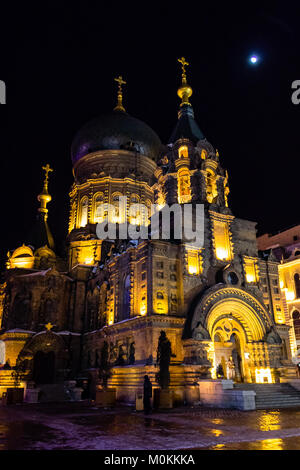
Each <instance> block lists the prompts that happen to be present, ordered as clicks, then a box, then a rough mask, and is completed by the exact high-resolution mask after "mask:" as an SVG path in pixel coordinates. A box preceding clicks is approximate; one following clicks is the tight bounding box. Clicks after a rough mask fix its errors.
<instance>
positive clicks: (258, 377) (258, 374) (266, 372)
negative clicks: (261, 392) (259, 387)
mask: <svg viewBox="0 0 300 470" xmlns="http://www.w3.org/2000/svg"><path fill="white" fill-rule="evenodd" d="M255 381H256V383H259V384H263V383H269V384H271V383H272V375H271V369H269V368H266V369H255Z"/></svg>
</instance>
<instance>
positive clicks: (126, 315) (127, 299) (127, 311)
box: [122, 274, 130, 320]
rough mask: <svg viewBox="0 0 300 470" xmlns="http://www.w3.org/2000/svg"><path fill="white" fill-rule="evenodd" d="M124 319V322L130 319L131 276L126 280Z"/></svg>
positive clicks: (124, 287)
mask: <svg viewBox="0 0 300 470" xmlns="http://www.w3.org/2000/svg"><path fill="white" fill-rule="evenodd" d="M122 317H123V318H122V319H123V320H125V319H126V318H129V317H130V274H127V276H125V279H124V286H123V315H122Z"/></svg>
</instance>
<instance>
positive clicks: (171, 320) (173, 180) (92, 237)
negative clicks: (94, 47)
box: [0, 59, 295, 402]
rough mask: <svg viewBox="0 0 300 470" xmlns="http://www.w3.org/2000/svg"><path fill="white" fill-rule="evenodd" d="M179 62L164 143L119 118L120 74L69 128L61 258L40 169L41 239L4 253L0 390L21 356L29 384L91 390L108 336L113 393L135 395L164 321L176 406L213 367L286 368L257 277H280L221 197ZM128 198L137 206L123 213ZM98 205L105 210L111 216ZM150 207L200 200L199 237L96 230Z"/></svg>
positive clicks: (232, 371) (239, 373) (249, 371)
mask: <svg viewBox="0 0 300 470" xmlns="http://www.w3.org/2000/svg"><path fill="white" fill-rule="evenodd" d="M180 62H181V64H182V83H181V86H180V87H179V89H178V96H179V97H180V99H181V104H180V107H179V112H178V121H177V124H176V126H175V129H174V131H173V133H172V136H171V138H170V140H169V142H168V145H167V146H164V145H162V144H161V142H160V139H159V137H158V136H157V135H156V133H155V132H154V131H153V130H152V129H150V128H149V127H148V126H147V125H146V124H145V123H143V122H141V121H140V120H138V119H135V118H133V117H131V116H130V115H128V114H127V113H126V111H125V109H124V106H123V102H122V98H123V97H122V85H124V84H125V83H124V81H123V79H122V78H121V77H119V78H118V79H117V82H118V85H119V89H118V102H117V106H116V107H115V109H114V110H113V112H111V113H109V114H107V115H105V116H102V117H100V118H98V119H96V120H94V121H91V122H89V123H88V124H87V125H86V126H84V127H83V128H82V129H81V130H80V131H79V133H78V134H77V135H76V136H75V139H74V141H73V144H72V164H73V174H74V184H73V186H72V188H71V190H70V194H69V195H70V214H69V219H68V236H67V244H68V258H67V259H66V260H63V259H60V258H59V256H57V254H56V250H55V246H54V242H53V238H52V235H51V232H50V230H49V227H48V224H47V213H48V209H47V204H48V203H49V202H50V201H51V196H50V195H49V193H48V173H49V172H50V171H51V169H50V167H49V166H48V165H47V166H46V167H44V170H45V172H46V179H45V183H44V188H43V191H42V193H41V195H39V197H38V200H39V201H40V204H41V205H40V208H39V214H38V224H39V233H40V238H39V239H36V238H35V240H37V241H33V239H32V240H29V242H28V243H26V244H24V245H22V246H21V247H19V248H17V249H16V250H15V251H14V252H12V253H9V254H8V261H7V270H6V273H5V283H3V284H2V285H1V290H0V318H1V317H2V330H1V336H0V347H1V349H0V359H1V361H2V369H0V390H1V387H2V390H4V389H5V387H7V386H8V384H9V380H10V379H9V377H10V374H11V371H12V370H13V368H14V367H15V366H16V364H17V366H18V365H20V364H23V365H24V369H26V373H27V378H28V380H29V379H30V380H34V381H35V382H36V383H37V384H45V383H47V380H48V381H49V383H50V382H57V383H62V382H63V381H64V380H67V379H76V378H78V377H86V378H87V380H89V383H90V396H93V394H94V392H95V387H96V382H97V377H98V368H99V361H100V355H101V348H102V346H103V343H104V341H106V342H107V343H108V345H109V360H110V363H111V365H112V366H113V369H112V371H113V374H112V376H111V378H110V385H112V386H114V387H116V389H117V398H118V399H119V400H131V401H132V400H134V397H135V392H136V390H137V389H138V388H139V387H141V384H142V382H143V377H144V374H145V373H147V374H148V375H149V376H150V378H151V380H152V381H153V383H155V373H156V372H157V368H156V366H155V362H156V350H157V344H158V338H159V335H160V332H161V330H164V331H165V332H166V334H167V337H168V338H169V340H170V341H171V344H172V353H173V356H172V362H171V369H170V373H171V388H172V389H173V390H174V393H175V401H176V400H177V401H178V402H180V401H183V400H184V399H185V397H186V393H187V390H190V393H192V394H193V393H194V392H193V390H194V389H195V385H194V384H195V382H196V381H197V380H199V379H201V377H211V376H212V377H213V378H215V377H216V375H217V370H218V368H219V366H220V365H222V368H223V373H224V376H225V377H227V378H232V379H233V380H236V381H246V382H256V381H258V382H264V381H267V382H270V381H275V380H276V377H278V375H279V374H280V375H281V377H283V378H285V377H291V376H293V374H294V373H295V370H294V367H293V365H292V363H291V353H290V344H289V327H288V326H287V325H286V323H285V317H284V313H283V312H284V310H283V306H282V303H281V299H280V297H279V298H278V300H277V297H276V299H274V301H273V300H272V302H271V301H270V297H269V294H268V293H265V290H264V286H265V284H264V279H265V280H266V282H267V283H270V282H271V283H272V282H273V283H275V282H277V283H279V275H278V262H277V261H276V260H272V259H267V260H266V259H263V258H259V256H258V250H257V243H256V230H255V225H256V224H255V223H254V222H249V221H246V220H242V219H237V218H235V217H234V215H233V214H232V212H231V210H230V208H229V206H228V194H229V185H228V174H227V171H225V170H224V169H223V168H222V166H221V163H220V156H219V153H218V151H216V150H215V149H214V147H213V146H212V145H211V144H210V143H209V142H208V141H207V140H206V138H205V137H204V135H203V134H202V132H201V130H200V129H199V127H198V125H197V123H196V121H195V119H194V111H193V108H192V106H191V104H190V102H189V99H190V97H191V95H192V89H191V87H190V86H189V85H188V83H187V79H186V72H185V67H186V65H188V64H187V63H186V61H185V59H181V60H180ZM123 196H126V204H125V205H123V206H121V208H119V200H120V198H121V197H123ZM136 203H142V204H144V206H145V207H146V210H145V211H144V212H143V213H141V212H134V211H132V209H133V207H134V204H136ZM108 204H111V205H113V206H114V207H116V210H115V211H108ZM152 204H157V205H158V207H159V209H161V210H163V207H164V206H165V205H169V206H172V204H181V205H184V204H192V205H193V207H194V208H195V205H196V204H202V205H204V245H203V246H202V247H201V248H199V247H197V246H193V245H191V244H189V243H187V242H185V240H184V239H182V240H175V239H174V238H172V237H171V236H170V239H167V240H159V239H157V240H155V239H146V240H139V241H137V240H129V239H128V240H118V239H115V240H104V241H102V240H100V239H99V238H98V237H97V235H96V224H97V223H101V222H103V221H104V220H110V221H112V222H116V223H118V224H120V223H122V222H123V221H124V219H125V215H126V216H128V217H129V220H130V221H131V223H133V224H135V225H137V226H147V225H148V224H149V220H148V219H149V216H150V215H151V205H152ZM66 225H67V221H66ZM41 234H42V236H41ZM274 285H275V284H274ZM272 299H273V298H272ZM45 370H47V371H48V373H47V374H45V373H44V372H43V371H45ZM195 393H196V392H195ZM195 399H196V395H195Z"/></svg>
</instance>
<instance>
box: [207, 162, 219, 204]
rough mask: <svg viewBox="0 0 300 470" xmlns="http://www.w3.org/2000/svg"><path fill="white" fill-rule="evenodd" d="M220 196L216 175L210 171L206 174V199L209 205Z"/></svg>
mask: <svg viewBox="0 0 300 470" xmlns="http://www.w3.org/2000/svg"><path fill="white" fill-rule="evenodd" d="M217 195H218V191H217V184H216V175H215V173H213V172H212V171H210V170H207V172H206V198H207V201H208V202H209V203H212V202H213V200H214V199H215V197H216V196H217Z"/></svg>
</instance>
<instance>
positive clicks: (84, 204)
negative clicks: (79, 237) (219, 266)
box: [80, 196, 89, 227]
mask: <svg viewBox="0 0 300 470" xmlns="http://www.w3.org/2000/svg"><path fill="white" fill-rule="evenodd" d="M88 205H89V202H88V198H87V196H85V197H83V198H82V199H81V210H80V227H85V226H86V224H87V223H88Z"/></svg>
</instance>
